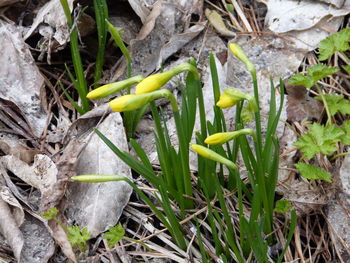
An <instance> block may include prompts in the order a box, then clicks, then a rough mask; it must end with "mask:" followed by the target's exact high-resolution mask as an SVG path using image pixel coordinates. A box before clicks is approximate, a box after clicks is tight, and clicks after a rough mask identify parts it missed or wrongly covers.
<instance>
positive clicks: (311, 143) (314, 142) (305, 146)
mask: <svg viewBox="0 0 350 263" xmlns="http://www.w3.org/2000/svg"><path fill="white" fill-rule="evenodd" d="M343 135H344V131H342V129H341V128H339V127H337V126H335V125H327V126H322V125H320V124H318V123H313V124H312V125H311V126H310V128H309V132H308V133H306V134H303V135H302V136H301V137H300V138H299V139H298V140H297V141H296V142H295V143H294V145H295V146H296V147H298V148H300V151H301V152H303V153H304V155H305V157H306V158H307V159H311V158H312V157H314V156H315V154H316V153H322V154H325V155H328V154H331V153H333V152H335V151H336V150H337V145H336V143H337V142H339V141H340V140H341V137H342V136H343Z"/></svg>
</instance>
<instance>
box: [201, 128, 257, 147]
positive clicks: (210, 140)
mask: <svg viewBox="0 0 350 263" xmlns="http://www.w3.org/2000/svg"><path fill="white" fill-rule="evenodd" d="M244 134H249V135H253V136H254V135H255V134H254V130H253V129H250V128H246V129H241V130H238V131H233V132H219V133H215V134H213V135H210V136H209V137H207V138H206V139H205V141H204V142H205V143H206V144H210V145H216V144H223V143H225V142H228V141H230V140H233V139H235V138H237V137H238V136H240V135H244Z"/></svg>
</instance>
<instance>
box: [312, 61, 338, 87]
mask: <svg viewBox="0 0 350 263" xmlns="http://www.w3.org/2000/svg"><path fill="white" fill-rule="evenodd" d="M339 70H340V69H339V68H338V67H328V66H326V65H324V64H316V65H313V66H311V67H309V68H308V69H307V70H306V71H307V74H308V75H309V76H310V77H311V78H312V80H313V81H314V83H316V82H317V81H318V80H320V79H323V78H325V77H328V76H330V75H332V74H335V73H337V72H338V71H339Z"/></svg>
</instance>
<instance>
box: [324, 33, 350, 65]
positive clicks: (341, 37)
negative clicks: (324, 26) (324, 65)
mask: <svg viewBox="0 0 350 263" xmlns="http://www.w3.org/2000/svg"><path fill="white" fill-rule="evenodd" d="M349 40H350V28H346V29H343V30H341V31H339V32H337V33H335V34H332V35H330V36H328V37H326V38H325V39H323V40H322V41H321V42H320V47H319V51H320V54H319V56H318V59H319V60H321V61H323V60H326V59H328V58H329V57H331V56H332V55H333V54H334V53H335V52H336V51H339V52H344V51H347V50H349V49H350V46H349V43H348V42H349Z"/></svg>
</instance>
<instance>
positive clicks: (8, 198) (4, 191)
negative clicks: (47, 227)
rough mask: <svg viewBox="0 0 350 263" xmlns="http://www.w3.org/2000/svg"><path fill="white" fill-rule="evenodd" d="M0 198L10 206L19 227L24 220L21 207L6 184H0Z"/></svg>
mask: <svg viewBox="0 0 350 263" xmlns="http://www.w3.org/2000/svg"><path fill="white" fill-rule="evenodd" d="M0 176H1V175H0ZM0 198H1V199H2V200H3V201H4V202H6V203H7V204H8V205H10V206H11V209H12V214H13V218H14V219H15V221H16V224H17V226H18V227H19V226H20V225H22V224H23V221H24V211H23V207H22V205H21V204H20V203H19V202H18V201H17V199H16V198H15V197H14V196H13V194H12V193H11V191H10V189H9V188H8V187H7V186H4V185H0Z"/></svg>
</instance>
